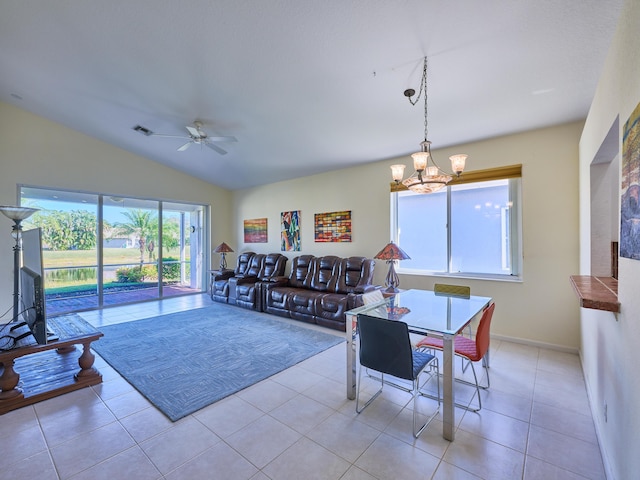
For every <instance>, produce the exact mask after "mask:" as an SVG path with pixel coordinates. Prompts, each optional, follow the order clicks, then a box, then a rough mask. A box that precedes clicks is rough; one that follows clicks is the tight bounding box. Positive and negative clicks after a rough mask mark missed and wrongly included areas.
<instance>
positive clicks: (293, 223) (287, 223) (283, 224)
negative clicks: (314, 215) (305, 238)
mask: <svg viewBox="0 0 640 480" xmlns="http://www.w3.org/2000/svg"><path fill="white" fill-rule="evenodd" d="M280 243H281V245H282V248H281V250H282V251H283V252H288V251H294V252H299V251H300V250H301V246H300V210H293V211H291V212H282V213H281V214H280Z"/></svg>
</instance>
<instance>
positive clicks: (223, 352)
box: [92, 304, 344, 421]
mask: <svg viewBox="0 0 640 480" xmlns="http://www.w3.org/2000/svg"><path fill="white" fill-rule="evenodd" d="M100 330H101V331H102V332H103V333H104V337H102V338H101V339H100V340H99V341H97V342H94V343H93V344H92V348H93V349H94V350H95V351H96V352H98V354H100V356H102V358H104V359H105V361H106V362H108V363H109V365H111V366H112V367H113V368H114V369H116V370H117V371H118V372H119V373H120V375H122V376H123V377H124V378H125V379H126V380H127V381H128V382H129V383H131V385H133V386H134V387H135V388H136V389H137V390H138V391H139V392H140V393H141V394H142V395H144V396H145V397H146V398H147V399H148V400H149V401H150V402H151V403H153V404H154V405H155V406H156V407H157V408H159V409H160V410H161V411H162V412H163V413H164V414H165V415H166V416H167V417H169V418H170V419H171V420H172V421H176V420H179V419H180V418H182V417H185V416H187V415H189V414H191V413H193V412H195V411H197V410H199V409H201V408H203V407H206V406H207V405H210V404H211V403H214V402H216V401H218V400H220V399H222V398H224V397H227V396H228V395H231V394H233V393H235V392H238V391H240V390H242V389H243V388H246V387H248V386H250V385H253V384H255V383H257V382H259V381H260V380H264V379H265V378H268V377H270V376H271V375H274V374H276V373H278V372H280V371H282V370H285V369H287V368H289V367H291V366H292V365H295V364H297V363H299V362H301V361H302V360H305V359H307V358H309V357H311V356H313V355H316V354H318V353H320V352H322V351H324V350H326V349H327V348H329V347H332V346H334V345H337V344H338V343H341V342H343V341H344V340H343V339H341V338H340V337H338V336H335V335H331V334H328V333H323V332H319V331H316V330H312V329H309V328H305V327H303V326H298V325H292V324H290V323H289V322H286V321H283V320H279V319H278V318H277V317H273V316H271V315H268V314H265V313H258V312H252V311H250V310H245V309H242V308H239V307H236V306H230V305H225V304H212V305H211V306H208V307H205V308H198V309H195V310H188V311H185V312H179V313H172V314H168V315H162V316H158V317H152V318H147V319H143V320H137V321H133V322H126V323H120V324H116V325H108V326H105V327H100Z"/></svg>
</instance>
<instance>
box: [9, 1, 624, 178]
mask: <svg viewBox="0 0 640 480" xmlns="http://www.w3.org/2000/svg"><path fill="white" fill-rule="evenodd" d="M621 6H622V0H580V1H576V0H513V1H505V0H483V1H478V0H454V1H445V0H323V1H312V0H188V1H176V0H110V1H103V2H97V1H95V2H89V1H81V0H65V1H63V0H60V1H55V2H52V1H50V0H21V1H15V2H3V4H2V6H0V72H2V73H1V74H0V101H3V102H6V103H9V104H12V105H15V106H18V107H20V108H22V109H25V110H27V111H30V112H33V113H35V114H38V115H41V116H43V117H45V118H48V119H51V120H53V121H56V122H58V123H60V124H63V125H65V126H67V127H70V128H72V129H74V130H77V131H79V132H82V133H84V134H86V135H89V136H91V137H94V138H96V139H99V140H102V141H104V142H107V143H109V144H113V145H116V146H118V147H120V148H123V149H125V150H127V151H130V152H133V153H135V154H139V155H142V156H144V157H147V158H149V159H152V160H154V161H156V162H159V163H162V164H165V165H168V166H170V167H172V168H175V169H178V170H181V171H184V172H186V173H189V174H191V175H194V176H196V177H199V178H202V179H204V180H206V181H208V182H210V183H212V184H215V185H219V186H221V187H224V188H228V189H238V188H243V187H250V186H256V185H260V184H266V183H272V182H276V181H279V180H285V179H290V178H296V177H300V176H305V175H309V174H313V173H318V172H323V171H328V170H335V169H338V168H344V167H349V166H355V165H358V164H360V163H368V162H372V161H376V160H383V159H387V158H393V157H397V156H401V155H405V154H409V153H411V152H413V151H416V150H418V149H419V142H420V141H421V140H422V138H423V130H424V126H423V115H424V111H423V105H422V103H420V104H418V105H416V106H412V105H410V103H409V102H408V101H407V99H406V98H405V97H404V96H403V91H404V90H405V89H406V88H410V87H411V88H414V89H416V90H417V89H418V87H419V85H420V77H421V73H422V59H423V57H424V56H427V57H428V59H429V71H428V74H429V81H428V94H429V97H428V99H429V102H428V106H429V137H430V140H432V142H433V148H435V149H437V148H440V147H444V146H450V145H454V144H460V143H465V142H469V141H474V140H480V139H484V138H490V137H494V136H497V135H503V134H508V133H515V132H518V131H524V130H529V129H534V128H539V127H544V126H548V125H554V124H560V123H564V122H569V121H574V120H579V119H583V118H585V117H586V114H587V111H588V108H589V105H590V102H591V99H592V98H593V95H594V93H595V88H596V85H597V80H598V77H599V75H600V72H601V71H602V67H603V64H604V60H605V56H606V52H607V50H608V48H609V45H610V42H611V38H612V36H613V33H614V30H615V26H616V23H617V20H618V16H619V13H620V9H621ZM195 120H199V121H201V122H202V123H203V127H202V129H203V131H204V132H205V133H206V134H208V135H211V136H227V135H231V136H234V137H236V139H237V142H235V143H234V142H220V143H216V145H218V146H219V147H222V148H223V149H224V150H226V151H227V152H228V153H227V154H226V155H220V154H219V153H218V152H216V151H214V150H212V149H210V148H206V146H201V145H198V144H194V145H191V146H190V147H189V148H187V149H186V150H184V151H177V149H178V148H179V147H180V146H182V145H184V144H185V142H186V140H185V139H184V138H172V137H160V136H146V135H143V134H141V133H140V132H136V131H134V130H133V127H135V126H137V125H141V126H143V127H145V128H146V129H148V130H150V131H152V132H154V133H159V134H166V135H174V136H177V137H180V136H185V135H187V134H188V132H187V130H186V129H185V126H188V125H189V126H190V125H193V122H194V121H195ZM30 133H31V134H32V135H37V134H38V132H30ZM470 161H472V159H470ZM406 163H407V164H409V163H410V162H409V158H408V159H407V162H406Z"/></svg>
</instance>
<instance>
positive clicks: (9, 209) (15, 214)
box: [0, 205, 38, 222]
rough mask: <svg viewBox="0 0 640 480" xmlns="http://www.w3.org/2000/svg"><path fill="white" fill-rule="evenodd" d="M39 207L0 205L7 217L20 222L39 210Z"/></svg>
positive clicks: (0, 209)
mask: <svg viewBox="0 0 640 480" xmlns="http://www.w3.org/2000/svg"><path fill="white" fill-rule="evenodd" d="M37 211H38V209H37V208H28V207H13V206H10V205H0V212H2V213H3V214H4V216H5V217H7V218H10V219H11V220H13V221H14V222H16V221H17V222H20V221H22V220H24V219H25V218H29V217H30V216H31V215H33V214H34V213H35V212H37Z"/></svg>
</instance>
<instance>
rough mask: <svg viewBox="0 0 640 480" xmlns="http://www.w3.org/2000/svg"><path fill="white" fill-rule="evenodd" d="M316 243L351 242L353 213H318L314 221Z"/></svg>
mask: <svg viewBox="0 0 640 480" xmlns="http://www.w3.org/2000/svg"><path fill="white" fill-rule="evenodd" d="M314 220H315V221H314V233H315V241H316V242H350V241H351V211H350V210H348V211H343V212H328V213H316V214H315V219H314Z"/></svg>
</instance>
